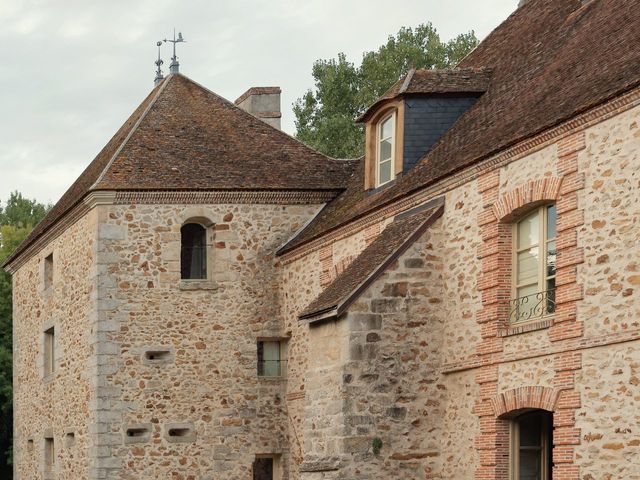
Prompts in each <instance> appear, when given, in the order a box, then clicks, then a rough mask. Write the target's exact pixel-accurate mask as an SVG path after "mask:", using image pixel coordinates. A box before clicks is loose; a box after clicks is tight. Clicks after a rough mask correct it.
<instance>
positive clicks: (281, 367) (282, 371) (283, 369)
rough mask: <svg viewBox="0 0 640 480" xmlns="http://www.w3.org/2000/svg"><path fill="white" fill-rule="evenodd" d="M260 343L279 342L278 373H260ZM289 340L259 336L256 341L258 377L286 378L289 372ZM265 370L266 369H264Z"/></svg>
mask: <svg viewBox="0 0 640 480" xmlns="http://www.w3.org/2000/svg"><path fill="white" fill-rule="evenodd" d="M260 343H263V344H264V343H277V344H278V375H265V374H264V373H262V374H260V360H259V357H258V345H259V344H260ZM286 358H287V341H286V339H283V338H258V340H257V342H256V362H257V369H256V373H257V375H258V378H286V373H287V360H286ZM263 372H264V369H263Z"/></svg>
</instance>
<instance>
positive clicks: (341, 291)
mask: <svg viewBox="0 0 640 480" xmlns="http://www.w3.org/2000/svg"><path fill="white" fill-rule="evenodd" d="M443 212H444V207H443V206H442V205H441V202H439V204H438V205H433V206H431V207H429V208H427V209H426V210H424V209H422V210H421V211H418V212H416V213H414V214H409V215H405V216H399V217H397V218H396V219H395V220H394V221H393V222H392V223H390V224H389V225H387V227H386V228H385V229H384V230H383V231H382V233H381V234H380V235H379V236H378V237H377V238H376V239H375V240H374V241H373V243H371V245H369V246H368V247H367V248H365V249H364V250H363V251H362V253H360V255H358V257H357V258H356V259H355V260H353V262H351V264H349V266H348V267H347V268H345V269H344V271H343V272H342V273H340V274H339V275H338V276H337V277H336V278H335V280H334V281H333V282H331V284H330V285H329V286H328V287H327V288H325V289H324V290H323V291H322V293H321V294H320V295H319V296H318V298H316V299H315V300H314V301H313V302H311V304H310V305H309V306H308V307H307V308H306V309H305V310H304V311H303V312H302V313H301V314H300V315H299V318H300V319H301V320H304V319H311V321H315V320H319V319H322V318H325V317H327V316H337V315H340V314H341V313H342V312H344V311H345V310H346V309H347V308H348V307H349V305H351V303H352V302H353V301H354V300H356V299H357V298H358V296H359V294H360V293H362V292H363V291H364V289H365V288H366V287H367V286H368V285H370V284H371V282H373V281H374V280H375V279H376V278H377V277H378V276H379V275H380V274H381V273H382V272H384V270H386V268H387V267H388V266H389V265H390V264H391V263H392V262H393V261H394V260H395V259H397V258H398V257H399V256H400V255H402V253H404V252H405V251H406V250H407V249H408V248H409V247H410V246H411V245H412V244H413V242H415V241H416V240H417V239H418V238H419V237H420V236H421V235H422V234H423V233H424V232H425V231H426V230H427V229H428V228H429V227H430V226H431V225H433V223H434V222H435V221H436V220H437V219H438V218H440V217H441V216H442V213H443ZM314 317H315V318H314Z"/></svg>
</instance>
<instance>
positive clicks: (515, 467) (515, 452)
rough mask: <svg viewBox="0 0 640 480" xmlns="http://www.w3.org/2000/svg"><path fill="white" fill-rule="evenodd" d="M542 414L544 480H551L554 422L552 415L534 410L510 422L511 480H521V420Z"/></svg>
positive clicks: (541, 444) (541, 445)
mask: <svg viewBox="0 0 640 480" xmlns="http://www.w3.org/2000/svg"><path fill="white" fill-rule="evenodd" d="M536 413H537V414H540V416H541V417H542V418H543V425H542V429H541V434H540V435H541V437H542V438H541V441H540V448H541V450H542V451H541V462H542V480H549V479H550V478H551V474H552V472H551V471H550V469H549V460H550V455H552V449H553V444H551V445H549V443H548V442H549V437H553V421H552V418H551V415H542V413H549V412H546V411H545V410H532V411H530V412H525V413H523V414H522V415H519V416H518V417H516V418H514V419H513V420H512V421H511V422H509V480H520V420H521V419H522V418H523V417H524V416H527V415H532V414H536Z"/></svg>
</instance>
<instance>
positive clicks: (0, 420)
mask: <svg viewBox="0 0 640 480" xmlns="http://www.w3.org/2000/svg"><path fill="white" fill-rule="evenodd" d="M49 208H51V206H50V205H43V204H41V203H38V202H36V201H35V200H29V199H26V198H24V197H23V196H22V194H20V193H18V192H13V193H11V194H10V195H9V199H8V200H7V202H6V204H5V206H4V207H3V206H2V205H0V263H2V262H4V261H5V259H6V258H7V257H9V255H11V253H12V252H13V251H14V250H15V249H16V248H17V247H18V245H20V243H21V242H22V241H23V240H24V239H25V238H26V237H27V235H29V233H30V232H31V230H32V229H33V227H34V226H35V225H36V224H37V223H38V222H39V221H40V220H41V219H42V218H43V217H44V215H45V214H46V213H47V211H48V210H49ZM11 314H12V296H11V276H10V275H9V274H8V273H7V272H5V271H4V270H2V271H0V451H1V452H5V453H6V456H7V458H6V462H2V461H0V478H11V476H12V469H11V445H12V442H11V437H12V423H13V405H12V328H11V322H12V319H11Z"/></svg>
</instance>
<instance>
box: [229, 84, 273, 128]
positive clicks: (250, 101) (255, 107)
mask: <svg viewBox="0 0 640 480" xmlns="http://www.w3.org/2000/svg"><path fill="white" fill-rule="evenodd" d="M280 93H281V90H280V87H251V88H250V89H249V90H247V91H246V92H244V93H243V94H242V95H240V96H239V97H238V99H237V100H236V101H235V102H234V103H235V104H236V105H237V106H238V107H240V108H241V109H242V110H244V111H245V112H249V113H250V114H251V115H253V116H254V117H257V118H259V119H260V120H262V121H263V122H266V123H268V124H269V125H271V126H272V127H275V128H277V129H278V130H280V118H281V117H282V113H281V112H280Z"/></svg>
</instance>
